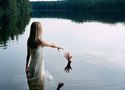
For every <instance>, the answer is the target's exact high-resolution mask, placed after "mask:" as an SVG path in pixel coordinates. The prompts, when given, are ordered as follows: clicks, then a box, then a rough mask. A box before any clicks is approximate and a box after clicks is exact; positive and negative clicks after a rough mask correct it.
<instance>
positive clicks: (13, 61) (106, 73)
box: [0, 17, 125, 90]
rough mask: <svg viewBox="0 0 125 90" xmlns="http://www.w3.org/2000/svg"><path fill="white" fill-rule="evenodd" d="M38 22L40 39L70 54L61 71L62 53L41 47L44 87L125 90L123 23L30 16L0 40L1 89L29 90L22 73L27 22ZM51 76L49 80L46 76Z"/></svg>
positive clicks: (124, 27)
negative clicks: (21, 27)
mask: <svg viewBox="0 0 125 90" xmlns="http://www.w3.org/2000/svg"><path fill="white" fill-rule="evenodd" d="M33 21H39V22H41V23H42V27H43V30H44V31H43V38H44V39H45V40H47V41H48V42H52V43H55V44H57V45H59V46H61V47H63V48H64V52H65V51H69V52H71V53H72V55H73V58H72V64H71V66H72V70H71V71H70V73H66V72H65V71H64V67H65V65H66V63H67V61H66V60H65V58H64V52H58V51H57V50H56V49H52V48H44V60H45V72H46V78H45V90H56V87H57V85H58V83H59V82H60V81H62V82H64V86H63V87H62V88H61V90H125V87H124V84H125V65H124V64H125V41H124V39H125V24H124V23H121V22H118V23H115V24H110V23H102V22H98V21H88V22H83V23H76V22H72V21H71V20H68V19H59V18H58V19H57V18H35V17H34V18H30V21H29V23H28V24H27V25H26V27H25V30H24V31H23V32H21V33H19V34H18V35H14V36H13V37H11V36H10V37H9V38H8V40H6V41H5V42H4V43H0V77H1V78H0V90H28V84H27V78H26V74H25V62H26V54H27V52H26V45H27V44H26V43H27V38H28V36H29V31H30V25H31V23H32V22H33ZM50 76H51V80H49V79H48V77H50Z"/></svg>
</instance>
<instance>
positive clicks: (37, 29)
mask: <svg viewBox="0 0 125 90" xmlns="http://www.w3.org/2000/svg"><path fill="white" fill-rule="evenodd" d="M41 35H42V27H41V23H39V22H33V23H32V24H31V28H30V35H29V38H28V42H27V44H28V46H29V47H30V48H37V47H38V46H39V45H40V44H41V39H42V38H41Z"/></svg>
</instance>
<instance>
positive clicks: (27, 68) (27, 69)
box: [25, 65, 29, 73]
mask: <svg viewBox="0 0 125 90" xmlns="http://www.w3.org/2000/svg"><path fill="white" fill-rule="evenodd" d="M25 71H26V73H28V72H29V67H28V65H26V69H25Z"/></svg>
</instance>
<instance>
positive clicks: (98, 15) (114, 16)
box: [32, 10, 125, 24]
mask: <svg viewBox="0 0 125 90" xmlns="http://www.w3.org/2000/svg"><path fill="white" fill-rule="evenodd" d="M32 17H33V18H36V17H37V18H50V17H51V18H62V19H69V20H72V21H74V22H78V23H83V22H92V21H98V22H103V23H111V24H114V23H118V22H123V23H125V14H124V12H104V11H99V12H98V11H93V12H89V11H88V12H86V11H85V12H84V11H81V12H80V11H79V12H69V11H67V12H66V11H51V10H48V11H40V10H39V11H33V13H32Z"/></svg>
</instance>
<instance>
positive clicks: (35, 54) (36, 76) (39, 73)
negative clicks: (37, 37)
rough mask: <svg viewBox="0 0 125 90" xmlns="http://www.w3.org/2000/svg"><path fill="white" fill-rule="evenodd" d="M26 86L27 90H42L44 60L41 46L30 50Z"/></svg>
mask: <svg viewBox="0 0 125 90" xmlns="http://www.w3.org/2000/svg"><path fill="white" fill-rule="evenodd" d="M28 84H29V90H44V59H43V47H41V46H39V47H38V48H35V49H31V60H30V63H29V77H28Z"/></svg>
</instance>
